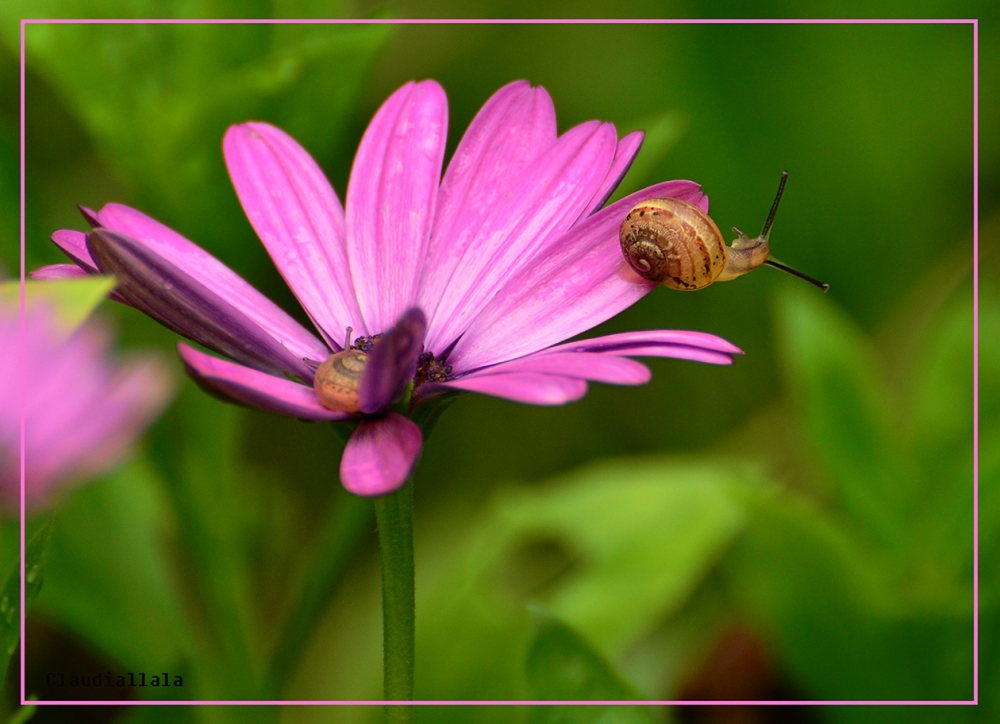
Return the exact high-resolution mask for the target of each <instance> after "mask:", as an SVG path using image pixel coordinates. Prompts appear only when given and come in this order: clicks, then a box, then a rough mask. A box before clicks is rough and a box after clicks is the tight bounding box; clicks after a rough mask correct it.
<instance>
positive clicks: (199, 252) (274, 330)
mask: <svg viewBox="0 0 1000 724" xmlns="http://www.w3.org/2000/svg"><path fill="white" fill-rule="evenodd" d="M98 218H99V219H100V221H101V224H103V225H104V226H105V227H107V228H108V229H111V230H112V231H118V232H121V233H123V234H126V235H127V236H130V237H132V238H133V239H135V240H136V241H138V242H140V243H141V244H142V245H144V246H145V247H147V248H148V249H149V250H151V251H152V252H154V253H155V254H157V255H159V256H161V257H163V258H164V259H166V260H167V261H169V262H170V263H171V264H173V265H174V266H176V267H178V268H179V269H181V270H182V271H184V272H186V273H187V274H188V275H190V276H191V277H193V278H194V279H195V280H196V281H198V282H200V283H201V284H203V285H204V286H206V287H208V288H209V289H211V290H213V291H214V292H216V293H217V294H218V295H219V296H221V297H222V298H223V299H225V300H226V301H227V302H229V303H230V304H231V305H233V306H234V307H236V308H237V309H238V310H240V311H241V312H243V313H244V314H245V315H247V316H248V317H249V318H250V319H251V320H252V321H253V322H255V323H256V324H257V325H259V326H260V327H261V328H262V329H263V330H264V331H265V332H267V334H269V335H270V336H271V337H273V338H274V339H275V340H277V341H278V342H279V343H280V344H282V345H284V346H285V347H286V348H288V349H289V350H290V351H291V352H292V353H293V354H294V355H295V356H296V357H298V358H299V359H301V358H308V359H314V360H323V359H326V358H327V357H328V356H329V354H330V350H329V349H328V348H327V346H326V345H325V344H323V343H322V342H320V341H319V340H318V339H316V337H314V336H313V335H312V334H310V333H309V331H308V330H306V329H305V328H304V327H303V326H302V325H301V324H299V323H298V322H296V321H295V320H294V319H292V318H291V317H290V316H289V315H288V314H286V313H285V312H284V311H282V310H281V309H280V308H279V307H278V305H276V304H275V303H274V302H272V301H271V300H270V299H268V298H267V297H265V296H264V295H263V294H261V293H260V292H258V291H257V290H256V289H254V288H253V287H252V286H250V285H249V284H247V283H246V282H245V281H244V280H243V279H242V277H240V276H239V275H238V274H237V273H236V272H234V271H233V270H232V269H230V268H229V267H227V266H226V265H225V264H223V263H222V262H221V261H219V260H218V259H216V258H215V257H214V256H212V255H211V254H209V253H208V252H207V251H205V250H204V249H202V248H200V247H199V246H197V245H195V244H193V243H191V242H190V241H188V240H187V239H185V238H184V237H183V236H181V235H180V234H178V233H177V232H176V231H174V230H173V229H170V228H168V227H166V226H164V225H163V224H161V223H160V222H159V221H156V220H155V219H153V218H150V217H149V216H146V215H145V214H144V213H142V212H141V211H136V210H135V209H132V208H129V207H128V206H123V205H122V204H106V205H105V206H104V208H102V209H101V210H100V212H99V213H98Z"/></svg>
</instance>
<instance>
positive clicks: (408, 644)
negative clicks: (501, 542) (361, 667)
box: [375, 482, 414, 724]
mask: <svg viewBox="0 0 1000 724" xmlns="http://www.w3.org/2000/svg"><path fill="white" fill-rule="evenodd" d="M375 518H376V520H377V522H378V539H379V552H380V556H381V559H382V666H383V670H384V673H385V676H384V680H383V681H384V690H383V697H384V698H385V699H386V700H395V701H412V700H413V628H414V627H413V623H414V603H413V484H412V482H407V484H406V485H404V486H403V487H402V488H400V489H399V490H397V491H396V492H395V493H393V494H391V495H386V496H384V497H381V498H376V499H375ZM385 721H386V722H387V724H410V722H412V721H413V707H412V706H410V705H401V706H387V707H386V710H385Z"/></svg>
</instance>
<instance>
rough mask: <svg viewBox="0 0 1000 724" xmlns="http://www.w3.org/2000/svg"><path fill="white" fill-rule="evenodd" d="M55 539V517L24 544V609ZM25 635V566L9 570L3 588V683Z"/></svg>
mask: <svg viewBox="0 0 1000 724" xmlns="http://www.w3.org/2000/svg"><path fill="white" fill-rule="evenodd" d="M51 538H52V520H51V518H50V519H47V520H44V521H42V522H41V524H39V525H38V526H37V527H36V528H35V530H34V531H33V532H32V533H31V535H30V537H28V539H27V541H26V543H25V547H24V583H25V589H24V610H25V613H27V611H28V609H29V608H31V604H32V603H33V602H34V600H35V598H36V597H37V596H38V592H39V591H40V590H41V588H42V581H43V578H44V577H45V575H47V571H46V570H45V568H46V565H45V564H46V558H47V557H48V550H49V541H50V540H51ZM20 638H21V566H20V561H19V562H18V565H17V567H16V568H15V569H14V570H13V571H9V572H8V573H7V577H6V580H5V581H4V584H3V588H0V684H3V681H4V678H5V676H6V673H7V668H8V665H9V664H10V661H11V657H12V656H13V655H14V650H15V649H16V648H17V642H18V640H19V639H20Z"/></svg>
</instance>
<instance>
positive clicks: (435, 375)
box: [413, 352, 452, 387]
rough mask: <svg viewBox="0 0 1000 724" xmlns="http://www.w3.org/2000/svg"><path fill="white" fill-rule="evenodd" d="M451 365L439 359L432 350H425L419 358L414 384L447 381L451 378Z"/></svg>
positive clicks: (416, 385)
mask: <svg viewBox="0 0 1000 724" xmlns="http://www.w3.org/2000/svg"><path fill="white" fill-rule="evenodd" d="M451 371H452V370H451V365H450V364H448V363H447V362H445V361H444V360H443V359H440V360H439V359H437V358H436V357H435V356H434V355H433V354H432V353H431V352H424V353H423V354H422V355H420V357H418V358H417V374H415V375H414V376H413V386H414V387H419V386H420V385H422V384H424V383H425V382H447V381H448V380H450V379H451Z"/></svg>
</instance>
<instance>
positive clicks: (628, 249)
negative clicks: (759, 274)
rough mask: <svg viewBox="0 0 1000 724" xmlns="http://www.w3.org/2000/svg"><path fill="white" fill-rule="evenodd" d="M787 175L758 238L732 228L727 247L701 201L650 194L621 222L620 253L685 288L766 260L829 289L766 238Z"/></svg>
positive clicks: (646, 272)
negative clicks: (777, 255)
mask: <svg viewBox="0 0 1000 724" xmlns="http://www.w3.org/2000/svg"><path fill="white" fill-rule="evenodd" d="M787 177H788V173H787V172H783V173H782V174H781V184H780V185H779V186H778V194H777V196H776V197H775V199H774V204H773V205H772V206H771V213H770V214H769V215H768V217H767V222H766V223H765V224H764V230H763V231H762V232H761V233H760V236H758V237H757V238H755V239H751V238H749V237H747V235H746V234H744V233H743V232H742V231H740V230H739V229H737V228H733V231H734V232H735V233H736V234H737V236H738V238H737V239H735V240H734V241H733V243H732V246H728V247H727V246H726V244H725V242H724V241H723V238H722V233H721V232H720V231H719V227H718V226H716V224H715V222H714V221H713V220H712V217H710V216H709V215H708V214H706V213H705V212H704V211H702V210H701V209H699V208H698V207H697V206H693V205H692V204H689V203H687V202H686V201H681V200H680V199H648V200H646V201H642V202H640V203H639V204H637V205H636V206H634V207H632V209H631V210H630V211H629V212H628V214H626V216H625V220H624V221H622V225H621V228H620V229H619V233H618V238H619V241H620V242H621V248H622V254H623V255H624V257H625V260H626V261H627V262H628V263H629V265H630V266H631V267H632V269H634V270H635V272H636V273H637V274H639V276H641V277H642V278H644V279H647V280H649V281H651V282H656V283H658V284H663V285H664V286H667V287H670V288H671V289H679V290H681V291H694V290H697V289H704V288H705V287H707V286H708V285H709V284H711V283H712V282H716V281H728V280H730V279H735V278H736V277H738V276H740V275H742V274H746V273H747V272H749V271H752V270H754V269H756V268H757V267H759V266H760V265H762V264H768V265H769V266H773V267H776V268H778V269H782V270H783V271H787V272H789V273H791V274H794V275H795V276H798V277H801V278H803V279H805V280H807V281H809V282H812V283H813V284H815V285H816V286H818V287H820V288H821V289H822V290H823V291H826V290H827V289H828V288H829V285H828V284H824V283H823V282H819V281H817V280H815V279H813V278H812V277H809V276H806V275H805V274H802V273H801V272H798V271H796V270H794V269H792V268H791V267H788V266H786V265H784V264H782V263H781V262H779V261H777V260H776V259H772V258H771V249H770V245H769V243H768V239H769V237H770V234H771V225H772V224H773V223H774V216H775V214H776V213H777V211H778V202H779V201H780V200H781V194H782V192H783V191H784V188H785V180H786V179H787Z"/></svg>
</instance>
